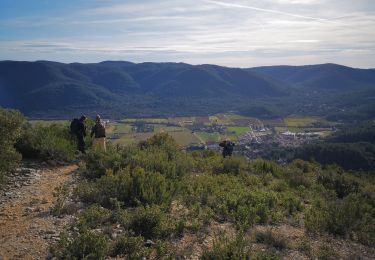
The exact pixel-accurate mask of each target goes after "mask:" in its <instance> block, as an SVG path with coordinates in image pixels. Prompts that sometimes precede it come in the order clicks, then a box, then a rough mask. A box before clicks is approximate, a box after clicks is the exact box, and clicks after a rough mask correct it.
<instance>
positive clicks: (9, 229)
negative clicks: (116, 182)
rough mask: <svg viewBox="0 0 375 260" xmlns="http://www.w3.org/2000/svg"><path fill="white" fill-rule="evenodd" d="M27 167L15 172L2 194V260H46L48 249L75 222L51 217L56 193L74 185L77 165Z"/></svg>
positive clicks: (0, 197)
mask: <svg viewBox="0 0 375 260" xmlns="http://www.w3.org/2000/svg"><path fill="white" fill-rule="evenodd" d="M37 167H38V166H37V164H32V165H27V167H23V168H19V169H17V170H16V172H14V173H13V174H12V175H11V177H10V180H9V184H8V185H7V186H6V187H5V190H3V191H0V260H5V259H45V258H47V256H48V248H49V245H50V244H51V243H53V242H55V241H57V240H58V239H59V238H58V236H59V234H60V232H61V231H62V230H63V228H64V226H65V225H66V224H68V223H69V222H70V221H72V219H70V218H71V216H70V217H69V216H67V217H64V218H58V217H54V216H52V215H51V214H50V210H51V207H53V203H54V200H55V198H54V196H53V191H54V189H55V188H56V187H58V186H61V185H63V184H68V185H69V184H73V182H74V179H75V173H76V170H77V168H78V166H77V165H68V166H59V167H52V168H51V167H44V168H40V167H39V169H37Z"/></svg>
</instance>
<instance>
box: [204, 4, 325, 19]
mask: <svg viewBox="0 0 375 260" xmlns="http://www.w3.org/2000/svg"><path fill="white" fill-rule="evenodd" d="M203 1H204V2H206V3H211V4H215V5H219V6H223V7H228V8H241V9H250V10H254V11H260V12H266V13H272V14H280V15H286V16H290V17H295V18H302V19H309V20H315V21H321V22H326V21H329V19H325V18H318V17H311V16H305V15H299V14H293V13H288V12H282V11H278V10H273V9H265V8H259V7H255V6H250V5H243V4H233V3H226V2H220V1H213V0H203Z"/></svg>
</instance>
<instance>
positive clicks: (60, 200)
mask: <svg viewBox="0 0 375 260" xmlns="http://www.w3.org/2000/svg"><path fill="white" fill-rule="evenodd" d="M68 195H69V187H68V185H62V186H58V187H56V188H55V190H54V192H53V197H55V199H56V201H55V203H54V206H53V207H52V209H51V213H52V214H53V215H55V216H60V215H62V214H64V213H66V202H67V199H68Z"/></svg>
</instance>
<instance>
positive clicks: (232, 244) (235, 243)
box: [201, 234, 249, 260]
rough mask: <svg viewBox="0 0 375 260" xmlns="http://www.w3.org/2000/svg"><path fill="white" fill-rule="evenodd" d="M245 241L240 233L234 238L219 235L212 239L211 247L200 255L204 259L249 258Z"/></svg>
mask: <svg viewBox="0 0 375 260" xmlns="http://www.w3.org/2000/svg"><path fill="white" fill-rule="evenodd" d="M248 250H249V249H248V248H247V241H246V240H245V239H244V238H243V235H242V234H239V235H237V236H236V238H235V239H229V238H228V237H227V236H225V235H219V236H218V237H217V238H216V239H215V240H214V245H213V248H212V249H211V250H209V251H205V252H204V253H203V255H202V257H201V259H204V260H209V259H212V260H216V259H220V260H231V259H249V252H248Z"/></svg>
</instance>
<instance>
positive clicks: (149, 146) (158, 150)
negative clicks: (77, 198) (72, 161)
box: [86, 134, 191, 179]
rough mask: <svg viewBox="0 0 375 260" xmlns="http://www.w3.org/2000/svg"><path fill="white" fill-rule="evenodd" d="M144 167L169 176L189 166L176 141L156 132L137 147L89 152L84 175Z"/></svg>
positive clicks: (101, 174) (177, 174) (92, 175)
mask: <svg viewBox="0 0 375 260" xmlns="http://www.w3.org/2000/svg"><path fill="white" fill-rule="evenodd" d="M139 167H140V168H143V169H145V170H146V171H147V172H157V173H160V174H162V175H163V176H165V177H167V178H170V179H177V178H180V177H181V176H183V175H184V174H185V173H186V172H187V171H188V169H190V168H191V162H190V160H189V157H188V156H187V155H186V154H184V153H182V152H181V151H180V150H179V148H178V145H177V144H176V142H175V141H174V140H173V138H172V137H170V136H169V135H167V134H158V135H155V136H153V137H152V138H150V139H149V140H147V141H144V142H141V143H140V144H139V145H138V146H129V147H123V148H119V149H109V150H108V151H107V152H101V151H91V152H90V153H89V154H88V155H87V157H86V168H87V174H86V175H87V177H89V178H91V179H94V178H99V177H101V176H103V175H104V174H105V172H106V170H108V169H110V170H112V171H113V172H114V173H116V172H118V171H119V170H121V169H124V168H130V170H134V169H136V168H139Z"/></svg>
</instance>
